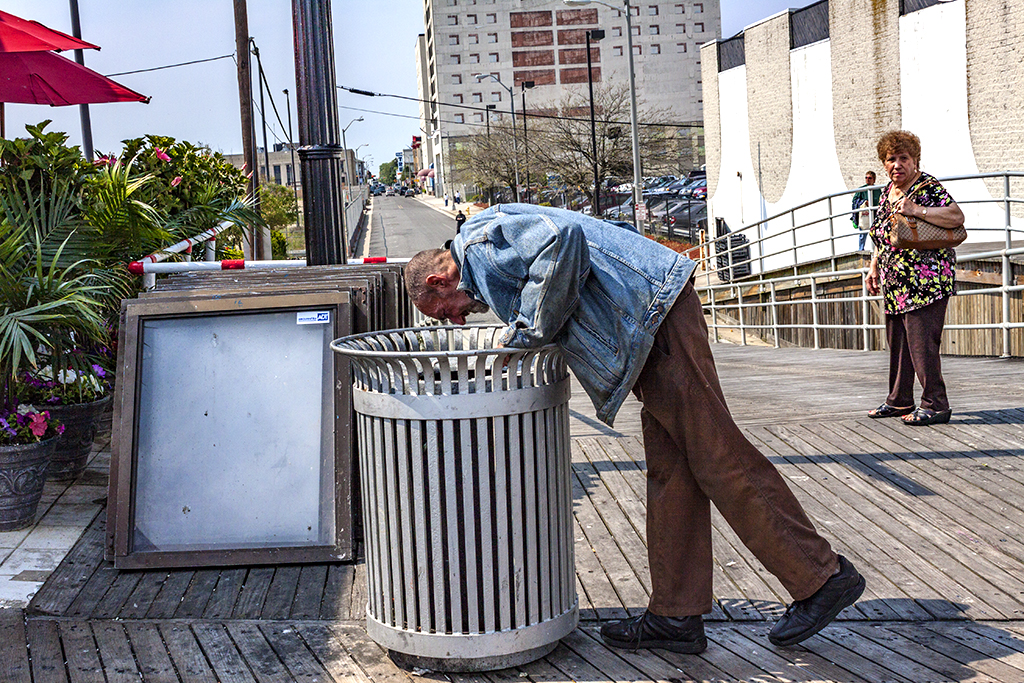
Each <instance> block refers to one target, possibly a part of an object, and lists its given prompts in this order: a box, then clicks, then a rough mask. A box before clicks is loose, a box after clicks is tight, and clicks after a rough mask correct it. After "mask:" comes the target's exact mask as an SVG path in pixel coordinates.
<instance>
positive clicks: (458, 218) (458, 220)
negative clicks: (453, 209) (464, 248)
mask: <svg viewBox="0 0 1024 683" xmlns="http://www.w3.org/2000/svg"><path fill="white" fill-rule="evenodd" d="M465 222H466V214H464V213H462V212H461V211H459V212H458V213H457V214H455V234H456V235H458V234H459V232H461V230H462V224H463V223H465Z"/></svg>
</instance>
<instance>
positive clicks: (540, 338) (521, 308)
mask: <svg viewBox="0 0 1024 683" xmlns="http://www.w3.org/2000/svg"><path fill="white" fill-rule="evenodd" d="M492 225H493V228H494V230H495V231H498V232H500V233H501V234H500V235H497V234H495V235H492V236H491V237H492V238H491V240H490V242H489V244H488V246H495V245H500V244H501V243H505V244H508V245H509V246H510V247H512V249H513V250H514V252H515V255H516V256H517V257H518V260H519V261H520V264H511V263H508V258H507V257H508V255H509V251H508V250H503V251H504V255H502V250H495V251H494V252H493V253H492V254H491V256H492V257H493V258H494V259H495V260H496V261H498V262H497V263H495V264H494V265H496V266H497V267H499V268H502V269H509V268H511V269H516V268H517V267H518V268H519V269H521V273H522V275H524V276H525V277H524V280H525V281H524V283H523V287H522V290H521V293H520V297H519V305H518V307H517V308H516V309H513V310H512V311H511V312H510V318H509V321H508V322H509V327H508V329H507V330H506V331H505V333H504V334H503V335H502V337H501V342H502V343H503V344H504V345H505V346H510V347H514V348H531V347H535V346H540V345H542V344H547V343H549V342H551V341H552V340H553V339H554V337H555V335H556V334H558V332H559V331H560V330H561V329H562V327H563V326H564V325H565V321H566V320H567V319H568V317H569V316H570V315H571V314H572V312H573V310H574V309H575V308H576V306H577V305H579V298H580V283H581V282H582V281H583V280H585V279H586V276H587V273H588V272H589V270H590V258H589V254H588V248H587V240H586V236H585V235H584V233H583V229H582V228H581V227H580V225H579V224H578V223H574V222H568V221H560V222H558V223H556V222H555V221H554V220H552V219H551V218H550V217H548V216H538V215H533V216H513V217H509V219H507V220H504V221H496V222H495V223H493V224H492ZM481 246H483V245H481ZM470 248H472V247H470Z"/></svg>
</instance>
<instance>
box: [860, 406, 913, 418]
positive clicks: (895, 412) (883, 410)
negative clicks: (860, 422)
mask: <svg viewBox="0 0 1024 683" xmlns="http://www.w3.org/2000/svg"><path fill="white" fill-rule="evenodd" d="M912 412H914V406H910V407H908V408H893V407H892V406H891V405H889V404H888V403H883V404H882V405H880V406H878V407H877V408H875V409H874V410H869V411H868V417H874V418H879V417H899V416H900V415H910V414H911V413H912Z"/></svg>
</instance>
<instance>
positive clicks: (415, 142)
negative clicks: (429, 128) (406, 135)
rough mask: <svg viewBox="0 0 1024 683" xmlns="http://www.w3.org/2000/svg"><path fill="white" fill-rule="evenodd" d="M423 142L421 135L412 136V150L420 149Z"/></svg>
mask: <svg viewBox="0 0 1024 683" xmlns="http://www.w3.org/2000/svg"><path fill="white" fill-rule="evenodd" d="M422 142H423V138H422V137H421V136H419V135H413V136H412V148H413V149H419V147H420V144H421V143H422Z"/></svg>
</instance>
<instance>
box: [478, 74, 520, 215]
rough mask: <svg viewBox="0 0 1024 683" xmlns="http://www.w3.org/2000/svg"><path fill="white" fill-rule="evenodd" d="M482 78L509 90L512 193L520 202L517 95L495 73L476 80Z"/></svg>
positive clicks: (482, 75)
mask: <svg viewBox="0 0 1024 683" xmlns="http://www.w3.org/2000/svg"><path fill="white" fill-rule="evenodd" d="M482 78H490V79H491V80H492V81H494V82H495V83H497V84H498V85H500V86H501V87H502V88H504V89H505V90H508V102H509V104H508V106H509V112H510V113H511V114H512V166H513V168H514V169H515V180H516V186H515V187H514V188H512V195H513V196H514V197H515V200H516V202H517V203H518V202H519V141H518V140H516V96H515V93H514V92H512V86H509V85H505V84H504V83H502V82H501V79H500V78H498V77H497V76H495V75H494V74H480V75H479V76H477V77H476V82H477V83H479V82H480V79H482Z"/></svg>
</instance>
